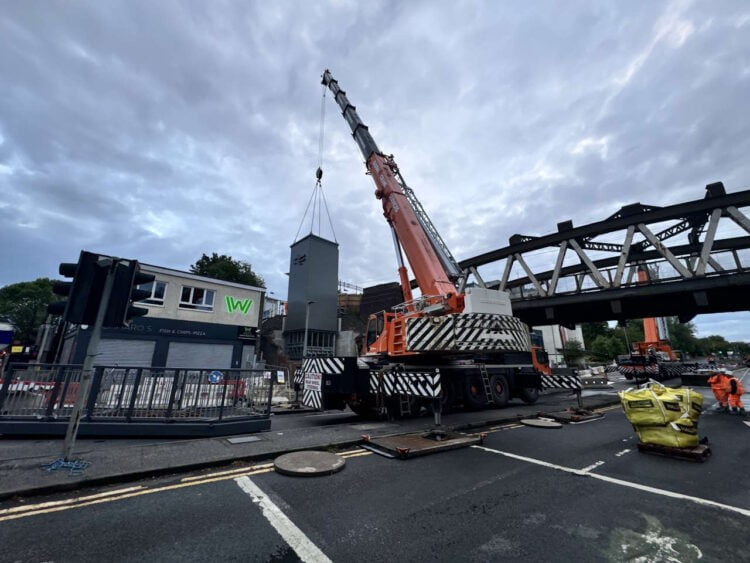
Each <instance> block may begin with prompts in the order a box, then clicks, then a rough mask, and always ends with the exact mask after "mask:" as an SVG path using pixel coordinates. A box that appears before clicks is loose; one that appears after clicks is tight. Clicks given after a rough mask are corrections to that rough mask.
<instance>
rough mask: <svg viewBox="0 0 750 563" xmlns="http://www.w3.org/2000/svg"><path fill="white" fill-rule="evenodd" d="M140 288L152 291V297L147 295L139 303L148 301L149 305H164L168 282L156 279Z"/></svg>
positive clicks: (139, 287)
mask: <svg viewBox="0 0 750 563" xmlns="http://www.w3.org/2000/svg"><path fill="white" fill-rule="evenodd" d="M138 289H143V290H145V291H150V292H151V297H147V298H146V299H144V300H143V301H140V302H139V303H146V304H148V305H161V306H162V307H163V306H164V297H165V296H166V295H167V282H163V281H159V280H155V281H152V282H148V283H144V284H141V285H139V286H138Z"/></svg>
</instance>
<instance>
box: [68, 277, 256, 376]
mask: <svg viewBox="0 0 750 563" xmlns="http://www.w3.org/2000/svg"><path fill="white" fill-rule="evenodd" d="M141 271H143V272H145V273H148V274H153V275H154V276H156V280H155V281H154V282H151V283H149V284H145V285H143V286H141V288H142V289H147V290H150V291H151V297H150V298H148V299H147V300H145V301H142V302H140V303H139V306H140V305H141V304H143V305H144V306H145V307H147V308H148V315H147V316H145V317H138V318H135V319H133V321H132V322H131V324H130V326H129V327H126V328H104V329H102V338H101V341H100V344H99V353H98V355H97V358H96V361H95V364H96V365H107V366H113V365H119V366H133V367H167V368H186V367H190V368H217V369H227V368H246V367H251V366H254V365H255V362H256V349H257V346H258V342H257V338H258V333H259V331H258V327H259V326H260V321H261V314H262V312H263V310H264V299H265V293H266V290H265V289H263V288H260V287H253V286H248V285H242V284H238V283H232V282H225V281H221V280H216V279H212V278H207V277H204V276H198V275H196V274H191V273H189V272H182V271H179V270H172V269H169V268H162V267H159V266H151V265H148V264H141ZM90 336H91V330H90V328H89V327H86V326H80V327H79V326H75V325H74V326H72V327H70V328H69V329H68V330H67V332H66V334H65V336H64V339H63V344H62V346H61V352H60V356H59V361H60V362H61V363H71V364H82V363H83V361H84V358H85V356H86V347H87V346H88V342H89V339H90Z"/></svg>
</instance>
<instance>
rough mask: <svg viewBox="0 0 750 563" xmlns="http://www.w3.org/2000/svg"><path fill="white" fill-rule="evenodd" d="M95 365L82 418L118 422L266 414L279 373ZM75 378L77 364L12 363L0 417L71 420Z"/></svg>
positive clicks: (0, 401)
mask: <svg viewBox="0 0 750 563" xmlns="http://www.w3.org/2000/svg"><path fill="white" fill-rule="evenodd" d="M279 370H283V371H284V372H285V377H286V380H288V379H289V377H288V373H286V369H285V368H271V367H269V366H266V367H265V368H264V369H219V370H215V369H184V368H180V369H175V368H153V367H152V368H143V367H123V366H98V367H96V368H95V371H94V376H93V380H92V386H91V392H90V394H89V397H88V400H87V402H86V407H85V413H84V418H83V420H86V421H94V420H96V421H115V420H116V421H120V422H131V421H132V422H136V421H137V422H144V421H148V422H158V421H177V420H179V421H184V422H188V421H191V420H200V421H221V420H227V419H239V418H248V417H258V416H265V417H268V416H270V412H271V399H272V395H273V385H274V382H275V380H276V374H277V371H279ZM80 380H81V366H80V365H59V364H10V365H8V366H7V368H6V370H5V373H4V375H3V377H2V384H1V386H0V419H10V418H19V417H22V418H31V419H37V420H61V419H66V418H67V417H69V415H70V413H71V411H72V410H73V405H74V403H75V401H76V397H77V394H78V387H79V383H80Z"/></svg>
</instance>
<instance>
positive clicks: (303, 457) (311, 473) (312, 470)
mask: <svg viewBox="0 0 750 563" xmlns="http://www.w3.org/2000/svg"><path fill="white" fill-rule="evenodd" d="M345 463H346V461H345V460H344V458H343V457H340V456H337V455H336V454H332V453H329V452H317V451H309V452H292V453H290V454H284V455H282V456H279V457H277V458H276V459H275V460H274V462H273V464H274V467H275V468H276V471H277V472H278V473H281V474H283V475H292V476H298V477H316V476H318V475H330V474H332V473H336V472H337V471H341V470H342V469H343V468H344V464H345Z"/></svg>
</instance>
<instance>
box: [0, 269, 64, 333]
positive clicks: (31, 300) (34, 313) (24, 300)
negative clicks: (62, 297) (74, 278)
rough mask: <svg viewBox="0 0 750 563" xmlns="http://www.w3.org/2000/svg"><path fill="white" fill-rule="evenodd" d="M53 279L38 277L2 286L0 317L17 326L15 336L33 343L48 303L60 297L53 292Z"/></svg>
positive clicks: (45, 314)
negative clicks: (29, 280)
mask: <svg viewBox="0 0 750 563" xmlns="http://www.w3.org/2000/svg"><path fill="white" fill-rule="evenodd" d="M52 283H53V281H52V280H51V279H49V278H38V279H36V280H34V281H31V282H20V283H14V284H11V285H6V286H5V287H3V288H0V317H4V318H6V319H8V321H9V322H10V323H11V324H12V325H14V326H15V327H16V330H15V338H17V339H18V340H21V341H22V342H24V343H26V344H30V343H33V342H34V340H35V338H36V330H37V328H38V326H39V324H40V323H42V321H44V319H45V318H46V316H47V305H48V304H49V303H51V302H52V301H57V300H58V299H59V298H58V297H57V296H56V295H55V294H54V293H52Z"/></svg>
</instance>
